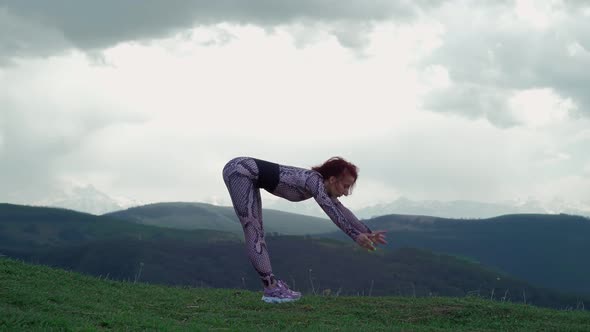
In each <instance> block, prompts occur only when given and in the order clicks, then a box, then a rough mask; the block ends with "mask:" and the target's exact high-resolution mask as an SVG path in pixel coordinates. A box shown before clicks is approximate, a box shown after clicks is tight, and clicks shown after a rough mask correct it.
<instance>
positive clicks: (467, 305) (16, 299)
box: [0, 258, 590, 331]
mask: <svg viewBox="0 0 590 332" xmlns="http://www.w3.org/2000/svg"><path fill="white" fill-rule="evenodd" d="M0 280H2V283H0V295H1V296H0V330H6V331H31V330H85V331H92V330H96V331H98V330H100V331H103V330H116V331H121V330H125V331H145V330H157V331H200V330H223V331H225V330H231V331H250V330H265V331H302V330H311V331H333V330H338V331H385V330H387V331H408V330H411V331H499V330H503V331H545V330H550V331H588V327H589V326H590V312H588V311H582V310H570V311H563V310H551V309H542V308H537V307H532V306H526V305H522V304H512V303H506V302H499V301H490V300H485V299H481V298H475V297H464V298H442V297H428V298H411V297H363V296H354V297H342V296H338V297H336V296H304V297H303V299H301V300H300V301H298V302H295V303H288V304H281V305H272V304H266V303H263V302H262V301H261V300H260V292H251V291H247V290H238V289H208V288H179V287H166V286H155V285H148V284H141V283H137V284H134V283H125V282H116V281H110V280H104V279H103V280H100V279H97V278H93V277H88V276H84V275H81V274H77V273H73V272H67V271H63V270H58V269H52V268H48V267H43V266H37V265H30V264H25V263H22V262H19V261H15V260H11V259H6V258H0Z"/></svg>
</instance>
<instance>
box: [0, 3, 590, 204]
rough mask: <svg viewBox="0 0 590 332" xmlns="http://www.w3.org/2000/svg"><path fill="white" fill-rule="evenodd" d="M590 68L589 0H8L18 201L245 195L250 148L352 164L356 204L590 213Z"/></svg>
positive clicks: (9, 102)
mask: <svg viewBox="0 0 590 332" xmlns="http://www.w3.org/2000/svg"><path fill="white" fill-rule="evenodd" d="M588 68H590V3H589V2H587V1H574V0H571V1H566V0H562V1H557V0H556V1H549V0H547V1H542V0H537V1H532V0H530V1H526V0H522V1H467V0H456V1H455V0H450V1H436V0H419V1H409V0H407V1H383V0H374V1H361V0H358V1H346V0H339V1H334V0H316V1H312V0H301V1H279V0H252V1H247V2H246V1H237V0H218V1H202V0H194V1H189V0H170V1H155V0H146V1H143V2H142V4H141V6H139V5H137V4H136V2H135V1H131V0H116V1H115V0H104V1H100V2H97V1H89V0H88V1H86V0H80V1H66V0H54V1H47V2H41V1H29V0H1V1H0V202H11V203H34V202H38V201H41V200H44V199H46V198H47V197H50V196H51V195H54V194H55V193H56V192H59V191H63V190H65V188H70V187H72V186H93V187H95V188H97V190H99V191H101V192H104V193H107V194H108V195H112V196H114V197H126V198H129V199H133V200H137V201H141V202H145V203H149V202H162V201H202V202H211V203H216V204H222V205H227V204H229V195H228V194H227V190H226V188H225V186H224V184H223V181H222V178H221V169H222V168H223V166H224V164H225V163H226V162H227V161H228V160H230V159H231V158H233V157H237V156H253V157H257V158H261V159H266V160H269V161H273V162H277V163H280V164H287V165H293V166H299V167H306V168H307V167H312V166H315V165H318V164H321V163H322V162H323V161H325V160H326V159H328V158H330V157H332V156H342V157H344V158H345V159H347V160H349V161H351V162H353V163H355V164H356V165H357V166H358V167H359V169H360V172H359V178H358V182H357V185H356V188H355V191H354V193H353V195H351V196H349V197H346V198H343V199H342V201H343V203H345V205H348V206H349V207H351V208H361V207H364V206H371V205H374V204H379V203H386V202H390V201H393V200H396V199H398V198H400V197H406V198H410V199H414V200H440V201H451V200H476V201H482V202H498V201H506V200H516V199H525V198H534V199H539V200H552V199H562V200H566V201H572V202H584V203H586V204H588V205H589V206H590V153H588V146H590V93H589V90H588V87H589V86H590V75H589V74H588ZM264 195H265V199H266V200H273V199H274V197H271V196H270V195H266V194H264Z"/></svg>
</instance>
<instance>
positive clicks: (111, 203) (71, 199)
mask: <svg viewBox="0 0 590 332" xmlns="http://www.w3.org/2000/svg"><path fill="white" fill-rule="evenodd" d="M33 205H41V206H50V207H61V208H66V209H70V210H76V211H80V212H87V213H92V214H97V215H100V214H104V213H108V212H113V211H118V210H122V209H126V208H130V207H133V206H138V205H141V203H140V202H138V201H135V200H132V199H128V198H122V197H117V198H114V197H111V196H109V195H107V194H105V193H103V192H101V191H99V190H98V189H96V188H95V187H93V186H92V185H86V186H72V187H70V188H67V189H64V190H62V191H60V192H56V193H53V194H52V195H50V196H49V197H47V198H45V199H43V200H41V201H38V202H35V203H34V204H33Z"/></svg>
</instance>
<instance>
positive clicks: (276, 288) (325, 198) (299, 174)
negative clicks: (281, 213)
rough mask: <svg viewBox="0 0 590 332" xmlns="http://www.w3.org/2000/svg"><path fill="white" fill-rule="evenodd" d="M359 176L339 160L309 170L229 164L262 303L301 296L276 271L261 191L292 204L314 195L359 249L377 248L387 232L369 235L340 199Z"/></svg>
mask: <svg viewBox="0 0 590 332" xmlns="http://www.w3.org/2000/svg"><path fill="white" fill-rule="evenodd" d="M357 176H358V168H357V167H356V166H355V165H353V164H351V163H349V162H348V161H346V160H344V159H342V158H340V157H333V158H330V159H329V160H327V161H326V162H324V163H323V164H322V165H320V166H316V167H313V168H312V169H311V170H309V169H304V168H298V167H293V166H285V165H279V164H275V163H272V162H268V161H264V160H260V159H256V158H250V157H238V158H234V159H232V160H230V161H229V162H228V163H227V164H226V165H225V167H224V168H223V180H224V181H225V185H226V186H227V189H228V190H229V194H230V197H231V200H232V203H233V206H234V209H235V211H236V214H237V216H238V218H239V220H240V223H241V224H242V227H243V228H244V237H245V241H246V246H247V253H248V258H249V259H250V262H251V263H252V265H253V266H254V269H256V272H258V274H259V275H260V278H261V279H262V283H263V285H264V295H263V296H262V300H263V301H265V302H268V303H280V302H291V301H296V300H298V299H299V298H300V297H301V293H300V292H295V291H293V290H291V289H289V286H288V285H287V284H285V283H284V282H283V281H282V280H279V279H276V278H275V276H274V275H273V273H272V268H271V265H270V258H269V256H268V251H267V249H266V243H265V241H264V228H263V224H262V202H261V200H260V188H263V189H265V190H266V191H268V192H269V193H271V194H273V195H276V196H279V197H282V198H285V199H287V200H289V201H293V202H298V201H303V200H306V199H308V198H311V197H313V198H314V199H315V200H316V202H317V203H318V204H319V205H320V207H321V208H322V210H324V212H326V214H327V215H328V217H330V219H331V220H332V221H333V222H334V223H335V224H336V226H338V227H339V228H340V229H341V230H342V231H343V232H344V233H346V234H347V235H348V236H350V237H351V238H352V239H353V240H354V241H355V242H356V243H357V244H358V245H359V246H361V247H363V248H366V249H368V250H375V247H374V245H375V244H385V243H387V242H386V241H385V232H384V231H377V232H371V230H370V229H369V228H368V227H367V226H366V225H365V224H363V223H362V222H361V221H359V220H358V219H357V218H356V217H355V216H354V214H352V212H351V211H350V210H348V209H347V208H346V207H344V206H343V205H342V203H340V201H339V200H338V197H340V196H342V195H345V196H348V195H349V194H350V193H351V190H352V187H353V186H354V184H355V182H356V179H357Z"/></svg>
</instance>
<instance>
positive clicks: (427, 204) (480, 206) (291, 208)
mask: <svg viewBox="0 0 590 332" xmlns="http://www.w3.org/2000/svg"><path fill="white" fill-rule="evenodd" d="M15 203H16V204H22V203H21V202H15ZM204 203H205V202H204ZM27 204H30V205H35V206H49V207H61V208H66V209H71V210H76V211H80V212H87V213H92V214H97V215H100V214H105V213H109V212H115V211H120V210H123V209H126V208H129V207H134V206H141V205H145V204H147V203H145V202H141V201H139V200H134V199H130V198H125V197H112V196H111V195H108V194H106V193H104V192H102V191H100V190H98V189H97V188H95V187H94V186H92V185H85V186H74V185H73V186H71V187H69V188H65V189H63V190H61V191H59V192H54V193H53V194H50V195H48V196H47V197H46V198H45V199H43V200H39V201H36V202H32V203H31V202H28V203H27ZM263 204H264V207H265V208H269V209H273V210H280V211H284V212H291V213H295V214H298V215H307V216H314V217H319V218H326V215H325V213H324V212H323V211H322V210H321V209H320V208H319V207H318V206H317V204H316V202H315V201H314V200H313V199H310V200H307V201H304V202H298V203H293V202H289V201H287V200H284V199H264V202H263ZM345 204H346V203H345ZM214 205H219V204H214ZM351 210H352V211H353V212H354V213H355V214H356V215H357V217H359V218H365V219H368V218H373V217H377V216H383V215H388V214H414V215H428V216H437V217H443V218H491V217H496V216H501V215H505V214H515V213H541V214H558V213H566V214H573V215H580V216H590V201H588V202H573V201H566V200H563V199H558V198H555V199H552V200H548V201H542V200H538V199H535V198H526V199H515V200H507V201H504V202H495V203H489V202H478V201H469V200H454V201H440V200H412V199H410V198H406V197H400V198H397V199H395V200H392V201H391V202H387V203H379V204H373V205H367V206H363V207H358V208H351Z"/></svg>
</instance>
